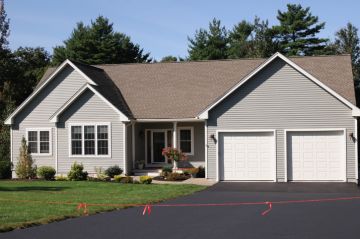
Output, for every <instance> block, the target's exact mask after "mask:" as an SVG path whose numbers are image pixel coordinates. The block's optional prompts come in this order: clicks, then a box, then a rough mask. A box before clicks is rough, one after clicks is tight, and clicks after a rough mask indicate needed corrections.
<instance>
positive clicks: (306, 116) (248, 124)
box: [207, 60, 356, 181]
mask: <svg viewBox="0 0 360 239" xmlns="http://www.w3.org/2000/svg"><path fill="white" fill-rule="evenodd" d="M315 128H345V129H346V133H347V135H348V134H349V133H353V132H354V130H355V122H354V118H353V117H352V115H351V109H350V108H349V107H347V106H346V105H344V104H343V103H342V102H340V101H339V100H338V99H336V98H335V97H334V96H332V95H330V94H329V93H328V92H326V91H325V90H324V89H322V88H321V87H319V86H318V85H316V84H315V83H314V82H312V81H311V80H310V79H308V78H306V77H305V76H304V75H302V74H301V73H299V72H298V71H297V70H295V69H294V68H292V67H291V66H289V65H287V64H286V63H285V62H284V61H282V60H276V61H274V62H273V63H271V64H270V65H268V66H267V67H266V68H265V69H263V70H262V71H261V72H259V73H258V74H257V75H256V76H254V78H253V79H250V80H249V81H248V82H247V83H245V84H244V85H243V86H242V87H240V88H239V89H238V90H236V91H235V92H233V94H231V95H230V96H228V97H227V98H226V99H224V100H223V101H222V102H221V103H220V104H219V105H217V106H216V107H215V108H213V109H212V110H211V111H210V112H209V119H208V165H207V167H208V177H209V178H216V159H217V155H216V144H215V142H214V140H213V139H211V138H210V137H211V135H212V134H214V135H216V131H217V130H221V129H227V130H229V129H234V130H261V129H273V130H276V140H277V142H276V145H277V149H276V152H277V153H276V156H277V163H276V164H277V165H276V169H277V180H278V181H283V180H284V179H285V160H286V159H285V149H284V147H285V142H284V130H285V129H315ZM346 139H347V142H346V143H347V149H346V157H347V173H346V175H347V179H348V180H349V181H354V179H355V178H356V175H355V174H356V161H355V143H354V142H352V141H351V140H350V137H346Z"/></svg>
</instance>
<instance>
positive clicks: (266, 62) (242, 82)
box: [198, 53, 360, 119]
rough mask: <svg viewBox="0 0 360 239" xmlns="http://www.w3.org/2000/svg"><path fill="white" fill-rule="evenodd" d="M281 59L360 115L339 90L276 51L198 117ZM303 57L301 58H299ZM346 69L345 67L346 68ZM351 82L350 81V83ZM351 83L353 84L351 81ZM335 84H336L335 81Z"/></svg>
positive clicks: (205, 117) (205, 116) (204, 115)
mask: <svg viewBox="0 0 360 239" xmlns="http://www.w3.org/2000/svg"><path fill="white" fill-rule="evenodd" d="M278 58H279V59H281V60H283V61H285V63H287V64H289V65H290V66H292V67H293V68H294V69H296V70H297V71H299V72H300V73H301V74H303V75H304V76H306V77H307V78H308V79H310V80H311V81H313V82H314V83H315V84H317V85H318V86H320V87H321V88H323V89H324V90H325V91H327V92H329V93H330V94H331V95H333V96H334V97H335V98H337V99H338V100H339V101H341V102H342V103H344V104H345V105H346V106H348V107H349V108H350V109H352V110H353V116H360V110H359V109H358V108H357V107H356V106H355V105H354V104H353V103H352V102H350V101H349V100H348V99H346V98H344V97H343V96H341V95H340V94H338V93H337V92H335V91H334V90H333V89H331V88H330V87H329V86H327V85H325V84H324V83H323V82H321V81H320V80H318V79H317V78H316V77H314V76H313V75H311V74H310V73H309V72H307V71H306V70H304V69H303V68H302V67H300V66H299V65H297V64H296V63H295V62H294V61H292V60H290V59H289V58H287V57H285V56H284V55H282V54H281V53H275V54H274V55H273V56H271V57H270V58H269V59H268V60H266V61H264V62H263V63H262V64H261V65H259V66H258V67H257V68H256V69H254V70H253V71H252V72H251V73H250V74H248V75H247V76H246V77H245V78H243V79H242V80H241V81H240V82H238V83H237V84H236V85H235V86H233V87H232V88H231V89H230V90H229V91H228V92H226V94H224V95H222V96H221V97H219V98H218V99H217V100H216V101H215V102H213V103H212V104H210V105H209V106H208V107H206V109H205V110H203V111H202V112H200V113H199V115H198V117H199V118H200V119H207V118H208V113H209V111H210V110H211V109H213V108H214V107H215V106H216V105H218V104H219V103H220V102H222V101H223V100H224V99H225V98H227V97H228V96H229V95H230V94H232V93H233V92H234V91H235V90H237V89H239V88H240V87H241V86H242V85H244V84H245V83H246V82H247V81H249V80H251V79H252V78H253V77H254V76H255V75H256V74H258V73H259V72H260V71H261V70H263V69H264V68H265V67H266V66H267V65H269V64H270V63H271V62H273V61H274V60H275V59H278ZM298 59H301V58H298ZM311 65H312V66H314V67H316V65H314V64H311ZM344 70H345V69H344ZM329 82H331V81H329ZM348 84H349V83H348ZM351 84H353V83H352V82H351ZM333 85H336V83H335V82H333ZM351 88H352V89H353V90H352V92H354V87H353V86H352V87H351Z"/></svg>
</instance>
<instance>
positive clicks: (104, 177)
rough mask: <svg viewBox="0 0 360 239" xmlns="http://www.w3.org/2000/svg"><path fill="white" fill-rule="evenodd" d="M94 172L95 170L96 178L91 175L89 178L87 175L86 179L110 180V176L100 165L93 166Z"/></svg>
mask: <svg viewBox="0 0 360 239" xmlns="http://www.w3.org/2000/svg"><path fill="white" fill-rule="evenodd" d="M95 172H96V178H94V177H92V178H89V177H88V181H97V182H100V181H102V182H104V181H110V177H109V176H107V175H106V174H105V173H104V172H103V170H102V167H99V168H98V167H95Z"/></svg>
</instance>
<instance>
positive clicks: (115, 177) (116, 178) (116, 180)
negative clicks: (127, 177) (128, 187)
mask: <svg viewBox="0 0 360 239" xmlns="http://www.w3.org/2000/svg"><path fill="white" fill-rule="evenodd" d="M122 178H123V176H121V175H115V176H114V182H117V183H120V181H121V179H122Z"/></svg>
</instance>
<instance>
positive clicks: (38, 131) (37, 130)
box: [25, 127, 53, 156]
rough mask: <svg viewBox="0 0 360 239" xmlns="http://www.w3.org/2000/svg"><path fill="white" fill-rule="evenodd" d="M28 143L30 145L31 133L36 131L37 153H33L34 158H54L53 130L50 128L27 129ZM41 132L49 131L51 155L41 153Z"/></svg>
mask: <svg viewBox="0 0 360 239" xmlns="http://www.w3.org/2000/svg"><path fill="white" fill-rule="evenodd" d="M25 131H26V143H27V144H29V133H28V132H29V131H36V132H37V151H38V152H37V153H31V155H33V156H52V145H53V138H52V128H51V127H50V128H49V127H45V128H44V127H37V128H26V129H25ZM40 131H48V132H49V153H40Z"/></svg>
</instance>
